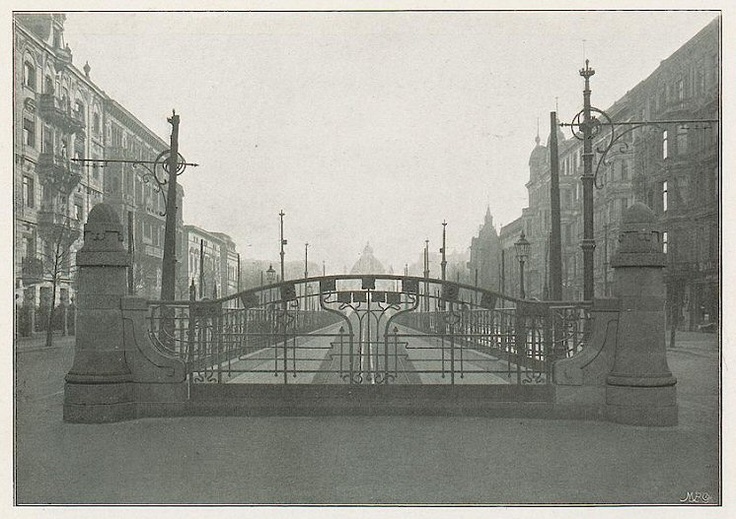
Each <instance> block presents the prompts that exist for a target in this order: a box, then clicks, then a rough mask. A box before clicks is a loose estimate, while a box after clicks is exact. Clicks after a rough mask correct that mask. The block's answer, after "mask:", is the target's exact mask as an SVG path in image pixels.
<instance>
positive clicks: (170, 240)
mask: <svg viewBox="0 0 736 519" xmlns="http://www.w3.org/2000/svg"><path fill="white" fill-rule="evenodd" d="M166 120H167V121H168V122H169V123H171V146H170V149H169V161H168V162H169V167H168V173H169V178H168V182H169V187H168V191H167V197H166V227H165V228H164V257H163V262H162V263H163V264H162V269H161V300H162V301H173V300H174V299H175V293H176V212H177V209H178V208H177V193H176V192H177V185H176V177H177V173H178V171H177V170H178V169H179V116H178V115H176V112H175V111H174V110H172V111H171V117H169V118H167V119H166Z"/></svg>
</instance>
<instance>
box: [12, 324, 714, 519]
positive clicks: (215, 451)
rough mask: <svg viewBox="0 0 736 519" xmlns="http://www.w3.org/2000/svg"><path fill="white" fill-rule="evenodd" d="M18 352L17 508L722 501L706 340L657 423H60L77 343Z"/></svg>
mask: <svg viewBox="0 0 736 519" xmlns="http://www.w3.org/2000/svg"><path fill="white" fill-rule="evenodd" d="M19 350H20V351H19V352H18V353H17V354H16V377H17V378H16V383H17V417H16V429H15V432H16V438H17V443H16V455H17V479H16V491H17V498H18V501H19V503H250V504H253V503H322V504H324V503H364V504H366V503H367V504H370V503H385V504H396V503H404V504H411V503H415V504H422V503H424V504H426V503H673V504H677V503H679V501H680V499H681V498H683V497H685V496H686V495H687V492H707V493H708V495H710V496H712V497H713V498H717V496H718V495H719V488H718V464H719V457H718V431H719V429H718V406H719V404H718V366H719V356H718V349H717V345H716V344H715V337H714V336H712V335H706V334H698V335H694V336H693V337H692V340H691V341H690V343H688V341H686V340H684V338H683V340H682V341H680V342H679V343H678V347H677V348H676V349H675V350H672V351H670V353H669V364H670V368H671V369H672V371H673V373H674V374H675V375H676V376H677V377H678V386H677V387H678V395H679V405H680V425H678V426H677V427H666V428H661V429H655V428H644V427H631V426H622V425H616V424H610V423H605V422H580V421H555V420H533V419H488V418H463V417H447V418H445V417H388V416H374V417H354V416H352V417H340V416H335V417H257V418H240V417H228V418H218V419H213V418H166V419H145V420H137V421H131V422H125V423H118V424H107V425H74V424H66V423H63V422H62V420H61V416H62V393H61V391H62V389H63V376H64V374H65V373H66V371H67V370H68V369H69V367H70V365H71V361H72V345H71V344H70V342H69V341H68V340H66V341H63V340H61V341H59V347H56V348H53V349H51V350H39V351H29V349H28V348H24V347H22V348H19ZM38 511H39V512H40V510H38ZM563 515H564V514H563Z"/></svg>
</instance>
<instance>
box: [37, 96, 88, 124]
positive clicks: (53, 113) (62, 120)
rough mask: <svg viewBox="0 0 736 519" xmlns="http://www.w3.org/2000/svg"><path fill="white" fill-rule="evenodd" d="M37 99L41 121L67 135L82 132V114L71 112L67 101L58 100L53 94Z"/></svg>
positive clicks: (75, 111)
mask: <svg viewBox="0 0 736 519" xmlns="http://www.w3.org/2000/svg"><path fill="white" fill-rule="evenodd" d="M38 97H39V99H38V112H39V115H40V116H41V117H42V118H43V119H45V120H46V121H48V122H50V123H52V124H54V125H55V126H58V127H60V128H62V129H64V130H66V131H67V132H69V133H77V132H80V131H82V130H84V126H85V125H84V114H83V113H82V112H81V111H80V110H72V108H71V105H70V104H69V101H68V100H66V101H65V100H62V99H59V98H58V97H56V96H55V95H54V94H40V95H39V96H38Z"/></svg>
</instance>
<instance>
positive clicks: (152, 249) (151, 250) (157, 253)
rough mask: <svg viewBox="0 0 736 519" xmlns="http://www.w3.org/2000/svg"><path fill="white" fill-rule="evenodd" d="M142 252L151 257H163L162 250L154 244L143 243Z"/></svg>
mask: <svg viewBox="0 0 736 519" xmlns="http://www.w3.org/2000/svg"><path fill="white" fill-rule="evenodd" d="M143 254H145V255H146V256H151V257H152V258H158V259H162V258H163V257H164V251H163V249H161V248H160V247H156V246H154V245H148V244H144V245H143Z"/></svg>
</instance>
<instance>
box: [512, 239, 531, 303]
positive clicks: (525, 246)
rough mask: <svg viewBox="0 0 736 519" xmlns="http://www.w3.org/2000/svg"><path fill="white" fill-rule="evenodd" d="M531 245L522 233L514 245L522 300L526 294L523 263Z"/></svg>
mask: <svg viewBox="0 0 736 519" xmlns="http://www.w3.org/2000/svg"><path fill="white" fill-rule="evenodd" d="M531 246H532V244H531V243H529V241H528V240H527V239H526V236H525V235H524V231H523V230H522V231H521V236H520V237H519V241H517V242H516V243H514V248H515V249H516V259H518V260H519V292H520V295H521V298H522V299H526V293H525V292H524V263H525V262H526V260H527V258H528V257H529V250H530V249H531Z"/></svg>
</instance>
